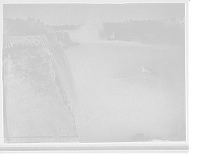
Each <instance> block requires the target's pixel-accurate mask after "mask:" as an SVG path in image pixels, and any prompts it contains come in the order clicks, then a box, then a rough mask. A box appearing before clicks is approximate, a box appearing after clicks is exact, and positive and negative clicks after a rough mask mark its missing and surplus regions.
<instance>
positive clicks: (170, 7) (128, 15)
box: [3, 3, 185, 25]
mask: <svg viewBox="0 0 200 165" xmlns="http://www.w3.org/2000/svg"><path fill="white" fill-rule="evenodd" d="M3 9H4V18H23V19H26V18H28V17H33V18H36V19H40V20H41V21H44V22H45V23H46V24H50V25H62V24H82V23H86V22H87V21H91V20H92V21H95V23H96V22H98V23H99V24H101V23H103V22H107V21H110V22H121V21H126V20H128V19H133V20H135V19H136V20H149V19H153V20H155V19H166V18H170V17H184V15H185V10H184V9H185V5H184V4H183V3H182V4H181V3H180V4H177V3H171V4H170V3H168V4H165V3H160V4H159V3H157V4H153V3H152V4H149V3H147V4H145V3H144V4H99V5H97V4H61V5H59V4H51V5H48V4H44V5H42V4H38V5H35V4H31V5H28V4H27V5H20V4H18V5H4V6H3Z"/></svg>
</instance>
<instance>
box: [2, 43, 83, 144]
mask: <svg viewBox="0 0 200 165" xmlns="http://www.w3.org/2000/svg"><path fill="white" fill-rule="evenodd" d="M3 55H4V58H5V61H4V65H3V66H4V113H5V114H4V117H5V118H4V130H5V131H4V133H5V135H4V137H5V141H6V142H79V139H78V136H76V135H75V133H74V130H75V121H74V117H73V116H72V114H71V112H70V108H69V107H68V106H67V105H66V104H64V102H63V98H62V95H61V94H60V89H59V87H58V86H57V85H56V83H55V73H54V71H53V70H52V64H51V59H50V55H49V49H48V48H46V47H43V46H40V47H26V48H15V49H4V50H3Z"/></svg>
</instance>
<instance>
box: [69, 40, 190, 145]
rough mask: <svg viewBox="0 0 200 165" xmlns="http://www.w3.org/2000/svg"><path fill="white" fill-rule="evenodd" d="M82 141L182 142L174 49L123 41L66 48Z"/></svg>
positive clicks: (181, 73) (178, 55)
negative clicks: (138, 139)
mask: <svg viewBox="0 0 200 165" xmlns="http://www.w3.org/2000/svg"><path fill="white" fill-rule="evenodd" d="M66 55H67V58H68V60H69V62H70V65H71V69H72V73H73V75H74V79H75V83H76V89H77V96H78V100H79V109H78V110H76V111H75V118H76V124H77V128H78V133H79V136H80V140H81V141H82V142H105V141H106V142H109V141H134V137H135V136H137V135H138V134H142V135H144V137H148V138H147V139H149V140H153V139H159V140H169V141H177V140H178V141H180V140H185V129H186V128H185V127H186V126H185V122H186V121H185V56H184V49H182V48H179V47H167V46H152V45H143V44H139V43H128V42H115V41H110V42H97V43H83V44H80V45H79V46H76V47H70V48H68V49H66Z"/></svg>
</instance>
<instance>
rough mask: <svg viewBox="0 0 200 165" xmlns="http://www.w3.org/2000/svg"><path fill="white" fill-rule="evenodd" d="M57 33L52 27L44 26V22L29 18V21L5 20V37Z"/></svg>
mask: <svg viewBox="0 0 200 165" xmlns="http://www.w3.org/2000/svg"><path fill="white" fill-rule="evenodd" d="M53 33H56V32H55V30H54V28H53V27H51V26H50V25H44V23H43V22H40V21H39V20H37V21H36V20H35V19H34V18H30V17H28V18H27V20H26V21H25V20H22V19H16V20H12V19H3V36H13V35H17V36H19V35H42V34H53Z"/></svg>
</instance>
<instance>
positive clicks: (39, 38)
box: [3, 4, 186, 143]
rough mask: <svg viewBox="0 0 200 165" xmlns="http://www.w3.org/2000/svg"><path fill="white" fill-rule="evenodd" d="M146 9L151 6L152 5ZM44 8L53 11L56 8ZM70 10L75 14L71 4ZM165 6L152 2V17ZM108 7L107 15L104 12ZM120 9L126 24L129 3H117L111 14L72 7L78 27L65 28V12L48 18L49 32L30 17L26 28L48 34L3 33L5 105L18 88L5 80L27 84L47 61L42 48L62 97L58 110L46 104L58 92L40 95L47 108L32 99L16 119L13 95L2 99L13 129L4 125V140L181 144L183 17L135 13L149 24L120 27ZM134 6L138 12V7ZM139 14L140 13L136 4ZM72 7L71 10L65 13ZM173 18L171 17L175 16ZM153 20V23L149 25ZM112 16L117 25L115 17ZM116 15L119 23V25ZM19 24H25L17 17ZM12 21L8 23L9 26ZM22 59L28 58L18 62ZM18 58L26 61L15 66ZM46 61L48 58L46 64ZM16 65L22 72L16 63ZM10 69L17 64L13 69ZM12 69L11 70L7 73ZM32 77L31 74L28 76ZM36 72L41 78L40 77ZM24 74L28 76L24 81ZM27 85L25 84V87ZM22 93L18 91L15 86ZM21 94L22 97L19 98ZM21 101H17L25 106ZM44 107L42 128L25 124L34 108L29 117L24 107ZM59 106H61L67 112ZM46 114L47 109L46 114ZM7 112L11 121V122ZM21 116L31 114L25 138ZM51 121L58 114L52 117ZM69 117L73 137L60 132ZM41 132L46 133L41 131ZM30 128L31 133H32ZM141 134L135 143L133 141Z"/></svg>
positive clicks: (33, 81) (183, 136)
mask: <svg viewBox="0 0 200 165" xmlns="http://www.w3.org/2000/svg"><path fill="white" fill-rule="evenodd" d="M19 6H20V5H19ZM19 6H18V7H19ZM30 6H31V5H30ZM33 6H34V5H33ZM41 6H42V5H41ZM47 6H48V5H47ZM55 6H56V5H55ZM72 6H73V5H72ZM88 6H90V5H88ZM103 6H105V8H103ZM147 6H148V5H147ZM147 6H144V9H146V10H147ZM149 6H152V5H150V4H149ZM172 6H173V5H172ZM175 6H176V5H175ZM6 7H7V8H6ZM48 7H49V8H51V7H52V8H53V7H54V5H49V6H48ZM48 7H47V8H46V9H45V8H42V7H41V9H40V8H39V11H41V10H44V11H43V12H45V11H46V10H47V9H48ZM73 7H74V8H73V12H74V10H76V5H74V6H73ZM120 7H121V8H120ZM126 7H127V12H126ZM159 7H160V8H159ZM162 7H163V8H164V7H165V6H162V5H161V6H158V9H157V8H156V5H155V6H154V8H155V10H156V11H157V12H161V11H160V10H159V9H161V8H162ZM170 7H171V6H170V5H169V7H166V11H168V10H167V9H168V8H170ZM178 7H180V11H182V6H181V5H180V6H179V5H178ZM107 8H108V10H106V9H107ZM150 8H151V7H150ZM6 9H7V13H8V12H9V11H10V10H9V5H7V6H6V5H5V11H4V12H6ZM122 9H123V11H124V15H125V16H126V19H127V20H128V19H129V18H130V15H128V11H130V10H131V8H130V7H129V6H126V5H122V6H120V5H116V6H115V5H114V7H113V9H112V5H99V6H98V5H94V6H92V5H91V8H89V7H87V12H86V7H85V8H84V5H83V9H82V8H81V5H80V6H77V17H74V20H75V19H77V20H78V21H79V24H76V25H73V24H75V22H73V21H72V20H71V22H72V23H71V25H69V24H70V23H68V25H66V24H67V23H65V20H68V19H69V18H68V17H70V16H71V15H69V14H68V15H67V14H66V15H63V16H61V18H59V16H58V14H55V18H56V19H57V20H55V19H54V18H53V20H52V21H54V22H55V21H57V22H56V23H55V24H54V26H52V31H51V32H49V31H50V30H51V28H50V26H49V25H47V26H46V25H44V24H43V23H41V21H39V20H38V21H36V20H34V19H32V20H31V18H30V17H29V19H28V20H27V27H29V25H31V26H33V24H34V23H35V24H36V26H35V29H36V27H37V28H38V29H39V27H43V26H44V29H45V28H46V29H47V30H46V29H45V30H46V31H45V30H44V29H43V30H41V31H39V30H38V31H36V30H35V31H36V32H35V31H34V28H30V29H31V30H30V31H31V33H30V34H28V32H27V33H24V31H25V30H26V29H25V28H24V29H25V30H24V31H19V32H18V33H17V32H16V35H15V33H14V32H13V31H12V30H11V32H10V33H9V34H6V33H8V30H7V31H6V30H5V35H4V36H3V43H5V49H4V51H5V52H6V53H4V54H5V55H4V57H3V58H5V59H3V61H6V60H7V61H8V62H7V65H6V66H8V73H6V74H5V76H4V77H6V75H7V74H8V75H10V77H9V76H7V77H8V78H7V79H8V80H9V81H5V82H4V83H5V87H7V86H8V87H7V88H8V89H7V88H6V89H5V91H8V92H6V95H5V100H6V97H8V98H9V94H10V95H12V92H15V90H17V89H15V88H13V91H11V90H9V85H6V82H8V83H9V82H10V83H11V80H10V79H11V78H12V76H13V77H14V76H15V77H16V76H17V75H20V74H23V76H21V77H22V78H18V77H16V80H17V81H18V80H19V79H20V80H19V81H22V82H23V83H24V84H26V83H27V82H29V79H28V78H30V77H31V76H32V77H33V74H32V71H33V70H34V69H35V70H36V69H37V68H39V66H40V65H42V63H40V62H41V59H42V58H44V57H43V56H42V53H40V52H39V51H41V50H43V49H45V51H46V52H47V53H46V54H49V57H48V58H47V59H48V60H49V61H48V66H50V68H52V75H55V76H53V78H51V82H52V81H53V82H55V84H56V86H57V87H58V89H59V90H58V91H59V94H60V95H61V96H62V99H61V101H59V103H58V105H57V103H56V106H55V105H54V104H53V103H52V104H51V101H49V100H48V98H50V97H53V99H52V100H54V101H55V102H56V100H58V99H59V98H60V97H59V94H56V95H55V96H54V93H55V92H54V93H53V94H52V93H50V92H49V93H50V94H48V96H46V95H45V97H43V98H42V99H44V103H40V104H37V102H35V103H34V105H32V106H30V105H31V104H30V105H27V107H28V108H27V107H26V108H25V110H23V112H20V114H19V115H18V114H16V116H14V114H12V112H13V110H12V109H16V108H15V105H16V106H19V107H20V105H19V103H18V102H17V98H16V99H7V100H8V101H7V104H6V106H7V107H8V109H9V110H10V111H11V112H7V114H6V120H5V122H7V121H8V122H9V121H10V123H11V124H8V126H6V127H5V130H7V133H6V136H9V138H10V139H12V136H13V137H14V138H13V139H14V140H16V139H17V138H18V137H19V138H18V139H20V138H21V137H22V138H23V136H24V137H25V136H27V137H30V138H31V136H34V137H36V138H37V139H39V138H41V139H42V138H43V137H45V138H46V137H49V138H56V139H58V141H59V140H60V139H61V138H59V136H62V138H65V137H68V136H69V138H70V137H78V139H79V141H80V142H83V143H84V142H86V143H87V142H89V143H90V142H94V143H98V142H135V141H136V142H137V141H151V140H154V139H158V140H161V141H162V140H163V141H165V140H167V141H173V142H174V141H179V142H181V141H185V140H186V134H185V130H186V120H185V119H186V102H185V101H186V96H185V95H186V91H185V86H186V81H185V78H186V77H185V70H186V68H185V63H186V59H185V45H184V43H185V38H184V37H185V36H184V17H183V16H182V15H181V14H180V16H179V13H178V12H177V13H175V11H174V8H172V9H171V10H173V11H174V13H172V14H171V15H170V14H169V16H168V17H169V19H166V18H165V17H164V14H163V15H161V17H162V18H159V17H157V15H156V14H155V16H154V15H153V14H150V15H149V17H147V16H148V15H147V16H146V17H144V18H143V16H144V15H145V14H144V13H143V15H142V14H141V15H140V14H138V16H136V17H135V18H134V17H133V19H139V20H143V19H146V21H137V20H135V21H133V20H130V21H127V22H122V20H124V21H126V19H125V16H124V17H123V16H122V15H123V12H122ZM134 9H135V10H136V8H134ZM141 9H143V8H142V7H141ZM152 9H153V8H152ZM69 10H72V9H70V8H69ZM114 10H116V11H117V12H116V13H120V12H122V13H121V15H120V14H119V16H118V14H115V13H114ZM17 11H18V10H17ZM52 11H54V10H52ZM61 11H62V12H63V13H64V11H65V9H64V8H61ZM138 11H139V10H138ZM147 11H148V10H147ZM150 11H151V10H150ZM68 12H69V11H68ZM79 12H80V13H79ZM111 12H112V14H111ZM81 13H87V15H85V16H84V15H83V14H82V15H81ZM152 13H153V12H152ZM169 13H170V12H169ZM181 13H182V12H181ZM78 14H80V15H78ZM173 14H174V17H172V16H173ZM5 15H6V14H5ZM151 15H152V19H154V20H151V17H150V16H151ZM166 15H167V14H166ZM117 16H118V17H119V20H117ZM181 16H182V17H181ZM40 17H41V19H42V18H43V17H44V16H42V15H40ZM45 18H46V17H44V22H45ZM106 18H107V19H106ZM108 18H110V19H108ZM120 18H122V19H121V20H120ZM59 19H60V20H61V19H62V21H63V22H64V23H65V24H64V23H63V22H61V23H60V24H59ZM112 20H113V22H112ZM160 20H161V21H160ZM163 20H164V21H165V22H164V21H163ZM18 21H21V22H23V21H22V20H20V19H18ZM81 21H82V22H81ZM120 21H121V23H120ZM5 22H6V20H5ZM10 22H11V21H10ZM10 22H9V19H8V21H7V24H9V23H10ZM24 22H25V21H24ZM66 22H67V21H66ZM69 22H70V21H69ZM163 22H164V23H163ZM21 24H22V23H21ZM24 24H25V23H24ZM59 25H60V26H59ZM61 25H63V26H61ZM64 25H65V26H64ZM13 26H14V25H13ZM24 26H25V25H24ZM31 26H30V27H31ZM45 26H46V27H45ZM6 27H7V28H8V27H9V26H6V25H5V27H4V28H6ZM19 29H20V28H19ZM21 29H22V28H21ZM27 29H28V28H27ZM16 31H17V30H16ZM44 31H45V32H44ZM10 41H12V42H13V43H16V42H17V44H18V45H16V47H15V46H13V47H12V46H11V47H8V46H7V45H6V44H7V43H9V42H10ZM36 42H37V43H41V42H42V44H43V45H39V46H37V45H35V43H36ZM44 47H45V48H44ZM29 48H30V49H29ZM46 48H47V50H46ZM20 49H21V50H20ZM15 50H16V51H17V52H20V51H21V52H20V53H18V55H19V57H17V55H15V54H17V53H15V52H14V51H15ZM26 51H27V52H26ZM23 52H25V53H24V54H25V55H23ZM38 54H39V55H38ZM23 56H27V57H26V58H25V59H24V60H23ZM29 56H30V59H31V60H30V61H28V62H27V66H29V65H30V66H31V67H32V69H30V68H31V67H30V66H29V67H27V69H26V68H25V66H24V65H25V62H26V59H27V58H29ZM40 58H41V59H40ZM21 59H22V61H23V62H21V61H19V60H21ZM47 59H45V60H46V61H47ZM12 60H13V61H14V62H13V61H12ZM17 60H18V61H19V66H20V67H19V66H18V65H17V64H18V61H17ZM34 60H36V62H34ZM33 63H34V65H35V63H36V64H37V67H36V66H33ZM14 66H16V67H15V68H14ZM9 67H10V68H12V67H13V68H14V69H9ZM5 68H6V67H5ZM24 68H25V69H24ZM23 69H24V71H23ZM28 69H29V70H30V71H29V70H28ZM35 70H34V71H35ZM17 71H19V73H20V74H18V72H17ZM9 72H12V74H11V73H10V74H9ZM29 72H30V73H31V76H29ZM40 72H41V74H39V73H40ZM44 72H45V69H44ZM14 73H15V74H14ZM37 73H38V74H39V77H38V78H37V75H36V76H35V77H36V78H35V77H33V78H32V77H31V78H32V79H31V80H30V82H31V83H30V84H31V85H30V88H31V89H32V88H34V92H36V93H37V92H38V91H39V90H38V88H39V87H38V86H37V87H35V86H36V85H37V83H38V82H40V79H41V84H43V83H42V81H43V79H42V78H41V77H42V76H41V75H44V76H47V74H50V71H49V72H45V73H43V72H42V70H38V72H37ZM24 75H25V76H27V80H26V79H25V78H24V77H25V76H24ZM23 78H24V79H25V80H26V81H25V80H24V79H23ZM47 78H48V77H47ZM13 81H14V80H13ZM45 82H46V84H48V82H50V80H48V81H47V80H46V79H45ZM13 84H14V83H13ZM10 86H11V85H10ZM22 86H23V85H22ZM24 86H25V87H26V85H24ZM43 86H44V84H43ZM43 86H42V85H41V89H43ZM52 86H53V85H52ZM10 88H11V87H10ZM19 88H20V87H19ZM54 88H56V87H54ZM45 89H46V91H45V90H43V91H44V92H47V91H48V90H50V89H51V87H48V88H45ZM56 89H57V88H56ZM19 91H23V90H21V89H20V90H19ZM54 91H55V90H54ZM9 92H10V93H9ZM34 92H33V93H34ZM39 92H40V93H37V95H36V94H33V96H36V97H37V96H38V97H39V96H40V95H42V93H43V92H42V90H40V91H39ZM16 93H17V92H15V94H16ZM10 97H11V96H10ZM23 97H25V96H24V95H23ZM42 99H41V100H42ZM9 100H11V101H10V102H12V100H16V104H13V105H12V106H9V103H10V102H9ZM26 100H27V99H26ZM24 102H25V101H22V103H23V104H24ZM61 102H63V105H61V104H62V103H61ZM42 104H45V105H46V104H48V107H51V108H45V105H43V106H44V108H41V109H42V111H43V110H44V111H45V114H48V115H47V116H50V117H49V118H48V119H45V115H44V116H43V117H42V115H40V116H39V115H38V116H39V117H38V118H40V117H41V121H44V122H43V123H45V124H44V125H45V128H44V129H43V128H42V124H41V125H39V126H38V125H37V124H34V123H38V122H39V119H38V122H35V121H37V120H36V119H30V117H29V116H31V115H27V114H28V113H31V114H33V113H34V111H32V110H31V111H30V112H27V114H26V109H29V107H30V108H31V107H39V106H40V105H42ZM10 105H11V103H10ZM65 106H66V107H65ZM56 107H57V108H56ZM62 107H65V110H63V109H62ZM22 108H23V106H22ZM19 109H20V108H19ZM48 109H51V110H49V111H48ZM7 111H8V110H7ZM40 111H41V110H40ZM40 111H39V110H38V111H37V112H40ZM46 111H47V112H48V113H46ZM66 111H68V112H67V114H65V113H66ZM57 112H59V114H57ZM4 113H5V111H4ZM14 113H17V112H14ZM25 114H26V115H25ZM41 114H42V112H41ZM63 114H65V115H66V116H68V115H69V116H70V117H69V120H68V119H67V120H65V117H64V116H65V115H64V116H62V115H63ZM9 115H10V116H11V117H10V119H9ZM20 115H22V116H23V115H25V116H28V117H27V118H28V120H26V119H25V117H24V121H25V122H27V123H28V124H29V125H30V127H29V126H27V127H28V128H29V130H28V129H27V132H28V133H27V134H26V133H23V129H24V128H25V127H26V126H25V125H24V126H23V127H22V125H23V124H19V123H20V120H21V118H20V117H19V116H20ZM13 116H14V117H13ZM32 116H34V115H32ZM54 116H56V119H55V120H54ZM17 117H19V121H16V123H17V124H18V125H19V126H18V125H17V124H16V125H17V126H16V125H14V124H12V122H13V123H15V121H14V120H15V118H16V120H18V119H17ZM7 118H8V119H7ZM33 118H34V117H33ZM73 120H74V123H72V125H73V127H71V125H70V127H71V129H70V131H71V132H70V131H68V130H67V129H65V126H66V125H69V124H68V123H70V121H73ZM57 121H59V122H60V123H62V126H59V124H56V122H57ZM63 123H65V124H63ZM28 124H27V125H28ZM37 129H38V130H37ZM40 129H43V130H44V131H40ZM30 130H33V131H35V132H34V133H31V131H30ZM46 130H49V131H46ZM63 130H65V132H66V133H65V132H64V131H63ZM20 131H21V132H20ZM51 131H52V133H51ZM73 131H74V132H73ZM13 132H14V133H13ZM63 132H64V133H63ZM17 133H18V134H17ZM61 134H62V135H61ZM139 136H142V137H139ZM27 137H26V139H27ZM138 137H139V140H136V139H138ZM9 138H8V139H9ZM22 138H21V139H22ZM24 139H25V138H24ZM11 141H12V140H11ZM60 141H62V140H60ZM39 142H40V140H39ZM42 142H43V141H42Z"/></svg>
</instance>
